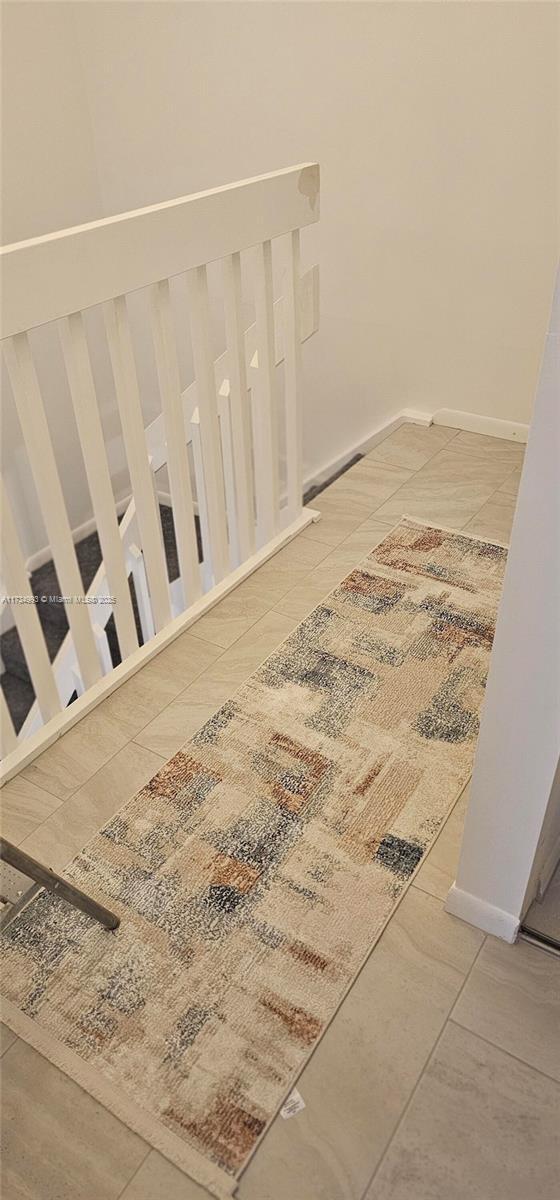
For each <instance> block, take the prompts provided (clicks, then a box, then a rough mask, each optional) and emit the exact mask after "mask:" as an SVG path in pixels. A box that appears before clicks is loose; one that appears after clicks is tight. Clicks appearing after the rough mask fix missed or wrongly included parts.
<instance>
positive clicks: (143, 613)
mask: <svg viewBox="0 0 560 1200" xmlns="http://www.w3.org/2000/svg"><path fill="white" fill-rule="evenodd" d="M128 563H129V569H130V573H131V575H132V578H133V580H134V591H135V593H136V605H137V608H138V616H139V618H140V628H141V630H142V641H143V644H144V646H145V645H146V642H149V640H150V638H153V636H154V634H155V632H156V630H155V625H154V618H153V614H152V606H151V604H150V593H149V591H148V581H147V579H146V567H145V565H144V557H143V555H142V551H141V549H140V547H139V546H136V545H135V543H133V544H132V545H131V547H130V549H129V552H128Z"/></svg>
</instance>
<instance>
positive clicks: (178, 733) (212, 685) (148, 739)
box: [134, 660, 238, 759]
mask: <svg viewBox="0 0 560 1200" xmlns="http://www.w3.org/2000/svg"><path fill="white" fill-rule="evenodd" d="M218 661H219V660H218ZM237 686H238V684H237V682H234V681H233V680H231V679H230V678H227V677H226V678H220V677H219V675H217V674H216V673H212V674H211V673H210V672H209V671H204V672H203V673H202V675H200V676H199V677H198V679H195V681H194V683H191V684H189V686H188V688H185V690H184V692H181V693H180V694H179V695H178V696H177V697H176V699H175V700H173V701H172V702H171V704H168V706H167V708H164V709H163V712H160V713H159V715H158V716H157V717H155V718H154V720H153V721H150V723H149V725H146V726H145V728H144V729H141V730H140V733H137V734H136V737H135V739H134V740H135V742H137V743H138V744H139V745H140V746H147V748H148V749H149V750H153V751H155V753H156V754H161V755H162V756H163V758H165V759H168V758H171V756H172V755H173V754H175V753H176V751H177V750H179V749H180V748H181V746H184V744H185V742H188V741H189V740H190V739H191V738H192V737H193V736H194V734H195V733H196V732H197V730H198V729H200V727H201V725H204V723H205V722H206V721H208V720H209V719H210V717H211V716H213V714H214V713H215V712H217V710H218V709H219V708H221V706H222V704H224V703H225V701H226V700H227V699H228V698H229V697H230V696H231V693H232V690H235V688H236V687H237Z"/></svg>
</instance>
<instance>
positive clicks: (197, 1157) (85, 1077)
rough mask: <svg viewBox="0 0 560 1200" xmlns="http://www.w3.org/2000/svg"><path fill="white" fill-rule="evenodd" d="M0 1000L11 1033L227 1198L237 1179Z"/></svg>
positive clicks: (152, 1146) (176, 1163) (213, 1192)
mask: <svg viewBox="0 0 560 1200" xmlns="http://www.w3.org/2000/svg"><path fill="white" fill-rule="evenodd" d="M1 1002H2V1004H1V1016H2V1021H3V1022H4V1024H5V1025H7V1026H8V1028H9V1029H11V1031H12V1033H15V1034H16V1036H17V1037H20V1038H21V1039H22V1041H24V1042H27V1043H28V1045H30V1046H32V1048H33V1049H34V1050H36V1051H37V1052H38V1053H39V1054H42V1055H43V1057H44V1058H46V1059H48V1061H49V1062H50V1063H52V1065H53V1066H55V1067H58V1069H59V1070H60V1071H62V1072H63V1074H64V1075H67V1076H68V1077H69V1078H70V1079H72V1080H73V1081H74V1083H76V1084H77V1085H78V1087H81V1088H83V1089H84V1091H85V1092H87V1093H88V1095H90V1096H92V1097H93V1099H94V1100H97V1101H98V1103H99V1104H101V1105H103V1107H104V1108H106V1109H107V1110H108V1111H109V1112H110V1113H112V1115H113V1116H114V1117H116V1118H117V1119H118V1120H119V1121H122V1123H123V1125H126V1126H127V1128H128V1129H130V1130H131V1131H132V1132H133V1133H136V1134H137V1135H138V1136H139V1137H141V1138H142V1139H143V1141H145V1142H146V1143H147V1144H148V1148H149V1150H150V1149H153V1150H158V1151H159V1153H160V1154H162V1155H163V1157H164V1158H166V1159H168V1161H169V1162H171V1163H173V1165H174V1166H176V1167H178V1168H179V1170H181V1171H183V1172H184V1173H185V1175H187V1176H188V1177H189V1178H190V1179H192V1180H193V1182H195V1183H198V1184H200V1185H201V1186H202V1187H204V1188H206V1190H207V1191H208V1192H209V1193H210V1194H211V1195H212V1196H215V1197H216V1200H230V1198H231V1197H232V1196H233V1194H234V1191H235V1189H236V1187H237V1185H238V1179H237V1178H235V1177H234V1176H231V1175H228V1174H227V1173H226V1172H225V1171H223V1170H221V1168H220V1167H217V1166H214V1165H213V1164H212V1163H211V1162H210V1160H209V1159H207V1158H205V1157H204V1155H203V1154H201V1153H200V1152H199V1151H198V1150H195V1149H194V1147H190V1146H188V1145H187V1144H186V1143H185V1142H184V1141H183V1140H182V1139H181V1138H179V1137H178V1136H177V1135H176V1134H175V1133H173V1132H172V1130H170V1129H166V1127H165V1126H164V1125H162V1124H161V1122H160V1121H158V1120H157V1118H155V1117H152V1116H150V1114H149V1113H148V1112H146V1110H145V1109H143V1108H141V1106H140V1105H138V1104H136V1103H135V1102H134V1101H133V1100H131V1099H130V1098H129V1097H128V1096H127V1095H126V1094H125V1093H124V1092H123V1091H121V1090H120V1089H119V1088H118V1087H114V1086H113V1084H112V1083H111V1082H110V1081H109V1080H107V1079H105V1078H103V1076H102V1075H101V1073H100V1071H99V1070H98V1068H97V1067H95V1066H92V1064H91V1063H87V1062H85V1061H84V1060H83V1059H81V1058H80V1057H79V1055H77V1054H75V1053H74V1051H73V1050H70V1049H69V1047H68V1046H65V1045H63V1044H62V1042H59V1041H58V1040H57V1039H56V1038H55V1037H53V1036H52V1035H51V1034H50V1033H48V1032H47V1031H46V1030H45V1029H42V1028H41V1026H40V1025H38V1024H37V1022H36V1021H34V1020H33V1019H32V1018H31V1017H28V1016H26V1014H25V1013H22V1012H21V1010H20V1009H19V1008H18V1007H17V1005H15V1004H14V1003H13V1002H12V1001H11V1000H8V999H7V998H6V997H5V996H2V997H1ZM148 1152H149V1151H148Z"/></svg>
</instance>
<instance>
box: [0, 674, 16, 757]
mask: <svg viewBox="0 0 560 1200" xmlns="http://www.w3.org/2000/svg"><path fill="white" fill-rule="evenodd" d="M17 744H18V740H17V734H16V731H15V729H14V726H13V723H12V718H11V716H10V710H9V708H8V705H7V704H6V697H5V695H4V692H3V689H2V688H1V687H0V753H1V754H2V757H3V758H5V756H6V754H11V752H12V750H15V749H16V747H17Z"/></svg>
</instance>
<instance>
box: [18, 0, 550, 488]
mask: <svg viewBox="0 0 560 1200" xmlns="http://www.w3.org/2000/svg"><path fill="white" fill-rule="evenodd" d="M19 7H20V10H25V18H24V16H22V15H21V13H20V17H19V25H20V29H19V32H18V29H17V28H16V26H17V25H18V22H17V21H12V22H11V23H8V28H7V34H8V37H7V38H6V39H5V40H6V42H7V45H6V47H5V53H6V56H7V58H9V59H11V62H12V66H11V68H10V72H11V73H10V78H11V80H12V83H11V85H10V87H9V88H8V95H7V101H6V106H5V114H4V121H5V135H4V142H5V148H6V147H7V149H8V151H9V153H8V158H7V162H6V164H5V165H6V177H5V189H6V209H7V213H8V216H9V220H10V222H11V224H12V226H14V227H15V228H16V229H17V233H16V234H12V236H21V237H23V236H27V235H29V234H33V233H36V232H38V231H39V229H40V228H43V229H47V228H52V227H53V226H54V225H59V226H60V225H64V224H65V223H68V220H69V219H72V220H76V219H88V218H89V217H91V216H92V215H94V214H93V211H92V209H93V210H96V211H98V212H99V215H106V214H109V213H114V212H118V211H119V210H123V209H126V208H130V207H136V206H138V205H142V204H147V203H150V202H155V201H158V200H162V199H166V198H168V197H171V196H175V195H180V194H182V193H185V192H189V191H192V190H194V189H199V188H204V187H209V186H213V185H217V184H221V183H225V182H228V181H231V180H234V179H238V178H242V177H243V176H247V175H252V174H256V173H260V172H264V171H268V170H273V169H275V168H277V167H281V166H286V165H289V164H291V163H295V162H298V161H302V160H307V159H314V158H316V159H318V160H319V161H320V163H321V170H322V219H321V223H320V226H319V227H317V229H314V230H313V231H308V232H306V234H305V238H304V261H306V262H310V261H312V260H313V258H314V257H315V255H317V256H318V258H319V260H320V263H321V271H322V301H321V307H322V328H321V333H320V334H319V335H318V336H317V337H316V338H314V339H313V341H312V342H310V343H309V344H308V346H307V347H306V350H305V363H306V367H307V377H308V392H307V404H306V421H305V463H306V472H307V473H308V474H309V473H311V472H313V471H314V470H317V469H318V468H320V467H322V466H323V465H325V464H326V463H328V462H329V461H331V460H333V459H334V458H336V457H337V456H338V455H340V454H341V453H342V452H343V451H344V450H346V449H347V448H348V449H351V448H352V447H353V446H355V445H356V444H357V443H359V442H360V440H362V439H364V438H365V437H367V435H368V434H369V433H370V432H371V431H372V430H373V429H374V428H375V427H376V426H377V425H378V424H380V423H381V422H383V421H384V420H387V419H389V418H390V417H391V415H392V414H394V413H395V412H396V411H398V410H399V409H401V408H402V407H404V406H408V407H415V408H420V409H428V410H436V409H438V408H441V407H445V408H454V409H460V410H467V411H472V412H477V413H482V414H485V415H488V416H492V417H498V418H504V419H508V420H513V421H522V422H524V421H528V420H529V418H530V413H531V409H532V402H533V395H534V391H535V386H536V379H537V373H538V365H539V360H540V355H541V352H542V346H543V342H544V334H545V329H546V322H547V315H548V308H549V304H550V296H551V290H552V281H553V273H554V263H555V258H556V254H557V243H558V208H559V203H558V40H557V30H558V17H559V10H558V7H557V6H556V5H555V4H549V3H539V2H538V0H535V2H533V0H531V2H530V3H512V4H509V3H482V4H478V3H471V2H468V3H467V2H466V3H411V4H408V3H367V2H365V3H286V4H285V3H282V2H280V3H264V2H258V3H237V2H236V0H233V2H230V3H225V4H219V3H213V2H212V0H208V2H206V3H190V2H182V3H174V2H164V3H140V2H136V0H127V2H126V3H103V2H94V0H91V2H90V0H88V2H86V3H74V4H72V3H70V4H66V5H64V6H60V5H59V4H58V3H57V2H54V0H53V2H50V3H48V4H39V5H38V6H37V5H36V4H34V3H25V4H22V5H20V6H19ZM38 10H40V13H41V20H40V22H39V23H38V24H36V11H38ZM12 15H13V14H12ZM49 22H52V25H53V30H54V32H52V33H51V34H50V35H47V27H48V25H49ZM24 26H25V31H23V27H24ZM55 27H56V28H55ZM57 31H58V32H57ZM22 56H23V60H24V62H25V70H26V72H27V75H26V79H29V77H30V76H31V75H32V74H33V65H34V64H35V65H36V66H38V69H39V79H40V86H39V87H38V88H36V89H35V90H33V88H32V87H31V85H30V83H29V84H28V83H26V84H25V89H26V93H27V94H26V99H25V104H26V117H25V120H24V122H23V123H22V124H21V125H20V128H19V130H18V134H17V139H16V135H15V133H14V126H15V123H16V121H20V118H21V111H22V104H23V101H22V99H21V92H22V86H23V85H18V83H17V80H16V75H17V69H16V67H15V63H16V62H17V61H20V60H21V58H22ZM68 56H69V57H70V59H71V62H68V61H67V57H68ZM61 63H62V65H61ZM64 64H66V65H65V66H64ZM63 68H64V69H63ZM47 80H48V83H49V89H48V91H49V97H48V102H47V100H46V81H47ZM18 88H19V91H18ZM78 93H79V95H78ZM82 93H83V94H85V97H86V103H85V105H84V103H83V94H82ZM15 95H19V97H20V98H19V100H18V101H17V103H16V102H15V100H14V96H15ZM55 134H56V136H55ZM92 145H93V148H94V149H93V153H92ZM93 155H94V157H93ZM93 165H95V172H93V171H92V166H93ZM41 181H42V182H41ZM70 210H71V218H70Z"/></svg>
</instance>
